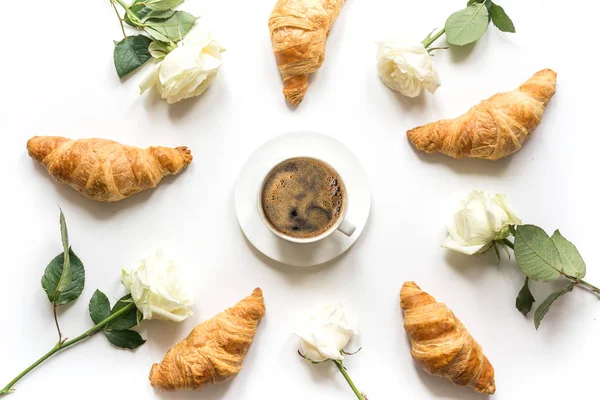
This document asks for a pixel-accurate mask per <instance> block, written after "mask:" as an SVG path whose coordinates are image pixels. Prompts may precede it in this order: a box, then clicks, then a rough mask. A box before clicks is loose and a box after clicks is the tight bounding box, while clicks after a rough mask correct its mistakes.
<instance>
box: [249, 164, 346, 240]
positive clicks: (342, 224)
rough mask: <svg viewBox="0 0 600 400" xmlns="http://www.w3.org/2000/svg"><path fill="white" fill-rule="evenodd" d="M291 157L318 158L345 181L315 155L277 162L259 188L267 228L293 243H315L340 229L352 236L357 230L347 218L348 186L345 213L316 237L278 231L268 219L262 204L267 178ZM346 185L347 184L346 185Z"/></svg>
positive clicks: (259, 209) (259, 205)
mask: <svg viewBox="0 0 600 400" xmlns="http://www.w3.org/2000/svg"><path fill="white" fill-rule="evenodd" d="M291 158H308V159H313V160H316V161H318V162H320V163H323V164H325V165H326V166H327V167H329V168H330V169H332V170H333V171H335V172H336V173H337V175H338V176H339V177H340V178H341V179H342V182H343V178H342V176H341V174H340V173H338V172H337V171H336V169H335V168H333V167H332V166H331V165H330V164H328V163H326V162H325V161H323V160H321V159H318V158H315V157H302V156H300V157H290V158H287V159H285V160H281V161H280V162H278V163H276V164H275V165H274V166H273V168H271V169H270V170H269V171H268V172H267V173H266V174H265V176H264V177H263V182H262V183H261V185H260V188H259V189H258V196H257V198H258V201H257V203H258V212H259V213H260V216H261V218H262V220H263V222H264V223H265V225H266V226H267V228H269V230H270V231H271V232H272V233H273V234H274V235H276V236H279V237H280V238H282V239H285V240H287V241H289V242H293V243H314V242H318V241H319V240H323V239H325V238H326V237H328V236H330V235H331V234H332V233H333V232H335V231H340V232H341V233H343V234H344V235H346V236H352V234H353V233H354V231H355V230H356V226H355V225H354V224H353V223H351V222H350V221H349V220H348V219H347V218H346V213H347V211H348V205H349V197H348V188H347V187H346V188H345V189H346V190H344V191H343V196H344V200H343V202H344V209H343V214H342V215H340V216H339V217H338V219H337V221H336V222H335V224H333V225H332V226H331V227H330V228H329V229H328V230H327V231H325V232H323V233H321V234H319V235H318V236H314V237H309V238H297V237H293V236H290V235H286V234H285V233H283V232H280V231H278V230H277V229H275V227H273V226H272V225H271V223H270V222H269V221H268V220H267V217H266V216H265V213H264V210H263V205H262V193H263V189H264V186H265V183H266V180H267V177H268V176H269V175H270V174H271V172H272V171H273V169H275V167H277V166H278V165H280V164H281V163H283V162H285V161H287V160H289V159H291ZM344 187H345V185H344Z"/></svg>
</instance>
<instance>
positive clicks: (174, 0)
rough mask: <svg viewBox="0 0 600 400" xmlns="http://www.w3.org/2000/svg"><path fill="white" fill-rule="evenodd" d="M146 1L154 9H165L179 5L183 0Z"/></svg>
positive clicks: (147, 5)
mask: <svg viewBox="0 0 600 400" xmlns="http://www.w3.org/2000/svg"><path fill="white" fill-rule="evenodd" d="M145 3H146V7H148V8H150V9H152V10H158V11H163V10H168V9H171V8H174V7H177V6H178V5H180V4H181V3H183V0H146V1H145Z"/></svg>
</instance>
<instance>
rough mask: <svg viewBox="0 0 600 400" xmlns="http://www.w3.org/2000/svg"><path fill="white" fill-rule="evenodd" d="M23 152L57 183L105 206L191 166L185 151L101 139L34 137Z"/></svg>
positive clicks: (188, 153) (182, 148) (154, 184)
mask: <svg viewBox="0 0 600 400" xmlns="http://www.w3.org/2000/svg"><path fill="white" fill-rule="evenodd" d="M27 150H28V151H29V155H30V156H31V157H32V158H33V159H35V160H36V161H39V162H40V163H42V164H43V165H44V166H45V167H46V169H47V170H48V172H49V173H50V175H52V177H54V179H56V180H57V181H58V182H60V183H64V184H67V185H69V186H71V187H72V188H73V189H75V190H77V191H78V192H79V193H81V194H83V195H84V196H85V197H87V198H88V199H92V200H97V201H105V202H109V201H118V200H122V199H124V198H126V197H128V196H130V195H132V194H134V193H137V192H141V191H142V190H145V189H149V188H153V187H156V185H158V183H159V182H160V180H161V179H162V178H163V177H164V176H166V175H175V174H178V173H179V172H181V170H183V169H184V168H185V167H186V166H187V165H188V164H189V163H191V162H192V154H191V152H190V150H188V148H187V147H177V148H175V149H172V148H169V147H149V148H147V149H140V148H137V147H132V146H125V145H122V144H119V143H117V142H113V141H112V140H105V139H80V140H71V139H67V138H63V137H58V136H35V137H33V138H31V139H29V141H28V142H27Z"/></svg>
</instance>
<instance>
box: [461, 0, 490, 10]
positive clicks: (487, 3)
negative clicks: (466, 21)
mask: <svg viewBox="0 0 600 400" xmlns="http://www.w3.org/2000/svg"><path fill="white" fill-rule="evenodd" d="M484 2H485V6H486V7H487V9H488V12H489V11H490V8H491V7H492V0H469V1H468V2H467V7H469V6H472V5H473V4H481V3H484Z"/></svg>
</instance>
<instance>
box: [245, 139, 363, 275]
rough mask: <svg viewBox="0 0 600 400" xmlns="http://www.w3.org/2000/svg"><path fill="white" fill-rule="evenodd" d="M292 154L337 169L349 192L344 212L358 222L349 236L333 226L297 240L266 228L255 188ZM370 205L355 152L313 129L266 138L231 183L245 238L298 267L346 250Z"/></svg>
mask: <svg viewBox="0 0 600 400" xmlns="http://www.w3.org/2000/svg"><path fill="white" fill-rule="evenodd" d="M291 157H313V158H318V159H321V160H323V161H325V162H327V163H328V164H330V165H331V166H332V167H333V168H335V169H336V170H337V171H338V172H339V174H340V175H341V177H342V179H343V180H344V184H345V186H346V192H347V193H348V211H347V214H346V218H348V220H349V221H351V222H352V223H353V224H354V225H356V231H355V232H354V234H353V235H352V236H350V237H348V236H346V235H344V234H343V233H341V232H339V231H336V232H333V233H332V234H331V235H330V236H328V237H326V238H325V239H323V240H320V241H318V242H315V243H308V244H297V243H291V242H288V241H287V240H285V239H281V238H279V237H278V236H276V235H274V234H273V233H272V232H271V231H270V230H269V228H267V226H266V225H265V223H264V221H263V220H262V218H261V217H260V214H259V211H258V204H257V200H258V191H259V189H260V186H261V184H262V181H263V179H264V177H265V176H266V174H267V173H268V172H269V171H270V170H271V168H273V167H274V166H275V165H276V164H277V163H279V162H281V161H283V160H285V159H287V158H291ZM370 208H371V192H370V190H369V182H368V181H367V175H366V174H365V171H364V170H363V169H362V166H361V164H360V162H359V161H358V159H357V158H356V156H355V155H354V154H353V153H352V152H351V151H350V150H349V149H348V148H347V147H346V146H344V145H343V144H342V143H340V142H338V141H337V140H335V139H333V138H331V137H329V136H325V135H322V134H319V133H313V132H292V133H287V134H284V135H281V136H278V137H276V138H274V139H272V140H270V141H268V142H266V143H264V144H263V145H262V146H260V147H259V148H258V149H256V151H255V152H254V153H253V154H252V155H251V156H250V158H249V159H248V161H247V162H246V164H245V165H244V167H243V168H242V171H241V173H240V176H239V177H238V180H237V183H236V187H235V209H236V212H237V217H238V221H239V223H240V227H241V228H242V231H243V232H244V234H245V235H246V237H247V238H248V240H249V241H250V242H251V243H252V244H253V245H254V246H255V247H256V248H257V249H258V250H260V251H261V252H262V253H263V254H265V255H266V256H268V257H270V258H272V259H273V260H276V261H279V262H281V263H284V264H288V265H293V266H298V267H309V266H313V265H319V264H323V263H325V262H327V261H330V260H333V259H334V258H336V257H338V256H339V255H341V254H342V253H344V252H345V251H346V250H348V249H349V248H350V247H351V246H352V245H353V244H354V243H355V242H356V240H357V239H358V237H359V236H360V234H361V233H362V231H363V229H364V227H365V225H366V223H367V219H368V218H369V211H370Z"/></svg>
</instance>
